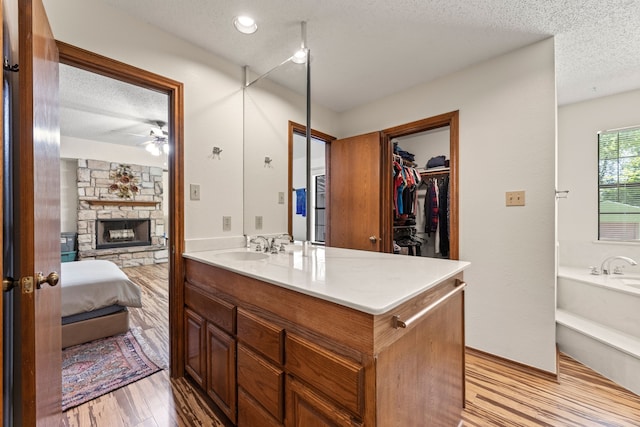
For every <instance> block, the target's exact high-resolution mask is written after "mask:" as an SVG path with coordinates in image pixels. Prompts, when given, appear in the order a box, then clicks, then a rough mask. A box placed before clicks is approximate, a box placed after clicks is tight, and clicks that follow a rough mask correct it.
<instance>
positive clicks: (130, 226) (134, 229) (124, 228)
mask: <svg viewBox="0 0 640 427" xmlns="http://www.w3.org/2000/svg"><path fill="white" fill-rule="evenodd" d="M150 225H151V221H150V220H148V219H124V218H123V219H120V218H118V219H99V220H97V222H96V249H109V248H125V247H129V246H147V245H151V226H150Z"/></svg>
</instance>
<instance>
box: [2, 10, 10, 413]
mask: <svg viewBox="0 0 640 427" xmlns="http://www.w3.org/2000/svg"><path fill="white" fill-rule="evenodd" d="M0 16H2V20H1V22H2V24H3V25H2V27H1V28H0V46H3V53H4V31H3V29H4V26H5V25H4V22H5V15H4V3H3V2H2V0H0ZM3 56H5V55H3ZM6 57H7V58H8V57H9V56H8V55H6ZM5 96H7V94H6V93H5V91H4V78H3V81H2V86H0V100H1V102H0V137H1V138H2V139H3V141H2V150H0V164H1V165H2V173H0V220H2V224H3V225H4V196H5V194H4V184H5V181H4V174H5V167H4V165H5V158H4V152H5V148H6V146H5V141H4V126H5V123H4V97H5ZM4 245H5V241H4V233H0V248H2V251H3V253H4V249H5V247H4ZM4 267H5V266H4V257H3V256H1V257H0V273H2V274H5V268H4ZM3 287H4V286H3ZM0 307H2V308H3V310H4V291H3V292H0ZM3 318H4V315H0V331H2V333H0V354H4V322H3V320H4V319H3ZM3 369H4V360H2V362H0V378H2V379H3V386H2V387H0V420H3V421H4V414H5V413H4V370H3Z"/></svg>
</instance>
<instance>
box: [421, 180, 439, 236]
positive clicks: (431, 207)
mask: <svg viewBox="0 0 640 427" xmlns="http://www.w3.org/2000/svg"><path fill="white" fill-rule="evenodd" d="M424 219H425V221H424V232H425V233H427V235H431V233H433V232H435V231H436V230H437V229H438V196H437V193H436V186H435V182H434V180H433V179H430V180H428V181H427V195H426V197H425V202H424Z"/></svg>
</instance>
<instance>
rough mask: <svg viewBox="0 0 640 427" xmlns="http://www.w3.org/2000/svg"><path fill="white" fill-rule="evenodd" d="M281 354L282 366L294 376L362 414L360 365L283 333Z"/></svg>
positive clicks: (362, 374) (362, 370) (362, 375)
mask: <svg viewBox="0 0 640 427" xmlns="http://www.w3.org/2000/svg"><path fill="white" fill-rule="evenodd" d="M285 354H286V362H285V366H286V368H287V370H288V371H289V372H291V373H292V374H293V375H294V376H297V377H298V378H300V379H303V380H305V381H306V382H307V383H309V384H310V385H312V386H313V387H315V388H316V389H317V390H319V391H321V392H322V393H324V394H325V395H326V396H328V397H330V398H332V399H333V400H334V401H335V402H337V403H339V404H341V405H342V406H344V407H345V408H347V409H349V410H350V411H352V412H353V413H355V414H357V415H362V409H363V377H364V369H363V367H362V366H361V365H359V364H358V363H356V362H353V361H351V360H349V359H346V358H344V357H342V356H339V355H337V354H335V353H333V352H331V351H329V350H327V349H325V348H323V347H321V346H319V345H317V344H315V343H313V342H311V341H308V340H306V339H304V338H301V337H299V336H296V335H292V334H288V335H287V338H286V345H285Z"/></svg>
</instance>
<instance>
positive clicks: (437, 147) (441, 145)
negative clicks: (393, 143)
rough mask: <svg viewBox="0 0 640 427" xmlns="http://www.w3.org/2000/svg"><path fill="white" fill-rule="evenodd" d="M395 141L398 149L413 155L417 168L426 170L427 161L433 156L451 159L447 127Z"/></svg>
mask: <svg viewBox="0 0 640 427" xmlns="http://www.w3.org/2000/svg"><path fill="white" fill-rule="evenodd" d="M395 139H397V141H398V146H399V147H401V148H402V149H403V150H405V151H408V152H410V153H412V154H414V155H415V160H416V161H415V163H416V164H417V165H418V168H421V169H426V167H427V162H428V161H429V159H430V158H432V157H435V156H445V157H446V158H447V159H450V158H451V155H450V154H449V151H450V150H449V146H450V143H451V141H450V132H449V126H447V127H442V128H438V129H432V130H429V131H426V132H420V133H419V134H416V135H408V136H403V137H401V138H395Z"/></svg>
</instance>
